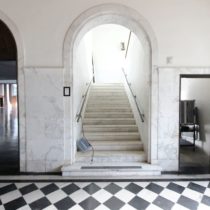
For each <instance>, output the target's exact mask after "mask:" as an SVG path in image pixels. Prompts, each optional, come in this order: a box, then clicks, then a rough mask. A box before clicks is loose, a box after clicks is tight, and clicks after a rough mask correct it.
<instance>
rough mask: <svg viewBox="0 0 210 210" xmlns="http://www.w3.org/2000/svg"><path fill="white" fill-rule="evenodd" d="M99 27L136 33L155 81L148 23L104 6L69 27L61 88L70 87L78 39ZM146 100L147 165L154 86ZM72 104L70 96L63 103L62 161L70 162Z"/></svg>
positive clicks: (151, 157) (153, 156)
mask: <svg viewBox="0 0 210 210" xmlns="http://www.w3.org/2000/svg"><path fill="white" fill-rule="evenodd" d="M102 24H118V25H121V26H124V27H126V28H129V29H130V30H131V31H132V32H134V33H135V34H136V36H137V37H138V39H139V40H140V41H141V43H142V45H143V47H144V50H145V52H146V54H147V58H148V62H149V63H148V64H149V65H148V69H147V71H149V77H150V81H156V80H157V74H156V72H155V70H154V66H155V65H156V53H157V46H156V40H155V36H154V33H153V31H152V30H151V28H150V26H149V24H148V23H147V21H146V20H145V19H144V18H143V17H141V16H140V15H139V14H138V13H137V12H136V11H135V10H133V9H130V8H127V7H125V6H122V5H115V4H107V5H101V6H96V7H93V8H91V9H89V10H87V11H85V12H84V13H83V14H82V15H81V16H80V17H78V18H77V19H76V20H75V21H74V22H73V24H72V25H71V27H70V29H69V31H68V33H67V35H66V38H65V42H64V68H65V69H64V86H70V87H71V88H72V89H73V88H74V84H73V77H74V68H75V59H76V53H75V52H76V49H77V47H78V45H79V43H80V40H81V39H82V37H83V36H84V35H85V34H86V33H87V32H88V31H90V30H91V29H92V28H94V27H96V26H99V25H102ZM155 84H156V83H155ZM148 97H149V114H148V116H147V117H148V126H149V129H148V145H147V161H148V162H150V163H157V131H156V126H157V122H156V120H157V117H156V116H157V87H156V86H155V85H154V86H152V85H151V86H150V91H149V96H148ZM73 101H74V96H73V97H72V98H70V99H68V98H66V99H65V102H64V106H65V110H64V113H65V160H66V161H69V162H70V163H73V162H74V161H75V154H76V142H75V139H74V132H73V127H74V119H75V116H73V114H74V112H73V109H74V108H73ZM151 122H153V123H151ZM151 125H152V126H151ZM151 137H152V138H151ZM151 140H152V141H151ZM151 145H153V146H151Z"/></svg>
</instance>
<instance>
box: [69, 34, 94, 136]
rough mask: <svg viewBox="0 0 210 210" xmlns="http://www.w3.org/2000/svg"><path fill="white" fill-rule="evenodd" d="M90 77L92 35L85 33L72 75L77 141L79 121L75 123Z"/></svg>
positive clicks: (79, 132)
mask: <svg viewBox="0 0 210 210" xmlns="http://www.w3.org/2000/svg"><path fill="white" fill-rule="evenodd" d="M91 77H92V33H91V32H89V33H87V34H86V35H85V36H84V37H83V38H82V40H81V42H80V44H79V46H78V48H77V49H76V61H75V71H74V75H73V87H74V89H73V97H74V98H73V121H74V137H75V140H78V139H79V138H80V136H81V120H80V123H77V122H76V115H77V114H78V113H79V110H80V107H81V102H82V96H83V95H84V94H85V91H86V89H87V87H88V84H89V82H90V80H91Z"/></svg>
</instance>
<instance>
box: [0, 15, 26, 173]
mask: <svg viewBox="0 0 210 210" xmlns="http://www.w3.org/2000/svg"><path fill="white" fill-rule="evenodd" d="M0 19H1V20H2V21H3V22H4V23H5V24H6V25H7V27H8V28H9V30H10V31H11V33H12V34H13V36H14V39H15V42H16V46H17V55H18V58H17V62H18V70H17V71H18V101H19V143H20V146H19V149H20V171H26V170H27V162H26V160H27V158H26V111H25V75H24V48H23V42H22V39H21V36H20V32H19V30H18V28H17V27H16V25H15V23H14V21H13V20H11V19H10V18H9V17H8V16H7V15H6V14H5V13H3V12H2V11H0Z"/></svg>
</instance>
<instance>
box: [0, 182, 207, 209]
mask: <svg viewBox="0 0 210 210" xmlns="http://www.w3.org/2000/svg"><path fill="white" fill-rule="evenodd" d="M3 209H5V210H15V209H21V210H29V209H34V210H39V209H45V210H54V209H59V210H67V209H72V210H82V209H85V210H93V209H94V210H108V209H111V210H119V209H120V210H134V209H137V210H143V209H147V210H161V209H163V210H169V209H172V210H176V209H177V210H186V209H190V210H195V209H198V210H206V209H210V183H209V181H174V182H165V181H161V182H94V183H93V182H74V183H69V182H54V183H51V182H37V183H36V182H34V183H28V182H27V183H23V182H18V183H0V210H3Z"/></svg>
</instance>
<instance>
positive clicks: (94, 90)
mask: <svg viewBox="0 0 210 210" xmlns="http://www.w3.org/2000/svg"><path fill="white" fill-rule="evenodd" d="M83 129H84V134H85V137H86V138H87V139H88V141H89V142H90V143H91V145H92V146H93V148H94V158H93V162H91V158H92V151H89V152H85V153H82V152H77V155H76V163H75V164H73V165H66V166H65V167H63V168H62V171H63V175H65V176H68V175H69V176H78V175H80V176H85V174H86V175H88V176H90V174H91V169H92V171H94V174H100V171H103V172H105V173H107V174H109V175H111V176H115V174H118V176H119V174H121V175H123V176H124V175H126V176H127V175H129V173H130V175H132V174H135V175H138V174H139V175H145V174H150V175H159V174H160V169H159V168H158V167H155V168H154V167H152V166H151V165H150V164H147V163H146V160H147V157H146V154H145V152H144V148H143V143H142V141H141V139H140V134H139V131H138V127H137V125H136V121H135V118H134V116H133V112H132V109H131V106H130V103H129V100H128V96H127V94H126V91H125V88H124V86H123V84H97V85H92V86H91V88H90V92H89V97H88V99H87V104H86V108H85V113H84V118H83ZM84 166H86V167H85V168H84ZM99 166H103V168H101V167H99ZM110 166H111V167H110ZM119 166H121V167H120V168H119ZM131 166H133V168H132V167H131ZM142 166H144V167H142ZM97 167H99V168H98V170H97ZM131 168H132V170H129V169H131ZM145 168H146V170H145ZM129 171H130V172H129ZM116 172H117V173H116ZM92 175H93V174H92Z"/></svg>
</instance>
